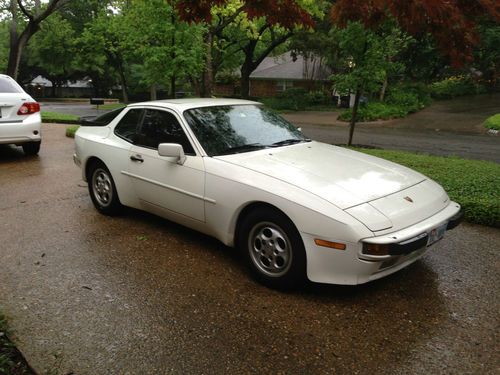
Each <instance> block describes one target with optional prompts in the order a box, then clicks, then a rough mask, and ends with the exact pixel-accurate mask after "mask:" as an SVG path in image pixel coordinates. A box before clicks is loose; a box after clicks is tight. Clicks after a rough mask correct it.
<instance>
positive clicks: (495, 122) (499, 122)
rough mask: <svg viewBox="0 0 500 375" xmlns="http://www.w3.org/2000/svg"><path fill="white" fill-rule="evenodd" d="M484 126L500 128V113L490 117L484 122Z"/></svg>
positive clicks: (494, 128)
mask: <svg viewBox="0 0 500 375" xmlns="http://www.w3.org/2000/svg"><path fill="white" fill-rule="evenodd" d="M484 127H485V128H488V129H493V130H500V113H497V114H496V115H493V116H491V117H488V118H487V119H486V121H485V122H484Z"/></svg>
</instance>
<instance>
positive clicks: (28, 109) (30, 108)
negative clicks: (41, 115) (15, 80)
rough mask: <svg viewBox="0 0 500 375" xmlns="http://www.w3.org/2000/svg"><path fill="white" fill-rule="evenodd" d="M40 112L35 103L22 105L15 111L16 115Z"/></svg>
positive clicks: (38, 106)
mask: <svg viewBox="0 0 500 375" xmlns="http://www.w3.org/2000/svg"><path fill="white" fill-rule="evenodd" d="M37 112H40V104H39V103H36V102H29V103H23V105H22V106H21V107H20V108H19V110H18V111H17V114H18V115H31V114H32V113H37Z"/></svg>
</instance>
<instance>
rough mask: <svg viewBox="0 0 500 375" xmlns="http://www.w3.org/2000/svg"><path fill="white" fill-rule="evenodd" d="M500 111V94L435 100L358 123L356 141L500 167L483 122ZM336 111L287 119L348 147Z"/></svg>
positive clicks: (499, 148) (498, 140)
mask: <svg viewBox="0 0 500 375" xmlns="http://www.w3.org/2000/svg"><path fill="white" fill-rule="evenodd" d="M496 113H500V94H492V95H478V96H471V97H463V98H456V99H453V100H444V101H434V102H433V103H432V105H431V106H429V107H427V108H425V109H423V110H422V111H419V112H417V113H414V114H412V115H409V116H408V117H405V118H402V119H394V120H389V121H375V122H367V123H358V124H356V128H355V131H354V138H353V143H354V144H358V145H365V146H371V147H378V148H384V149H392V150H403V151H417V152H424V153H428V154H431V155H439V156H452V155H455V156H460V157H463V158H467V159H479V160H489V161H494V162H497V163H500V136H498V135H491V134H487V130H486V129H485V128H484V126H483V123H484V121H485V120H486V119H487V118H488V117H489V116H491V115H493V114H496ZM338 114H339V113H336V112H293V113H287V114H285V115H284V116H285V117H286V118H287V119H288V120H289V121H290V122H292V123H293V124H295V125H297V126H300V127H302V129H303V132H304V134H306V135H307V136H308V137H310V138H313V139H316V140H319V141H321V142H325V143H333V144H346V143H347V139H348V136H349V130H348V124H347V123H346V122H342V121H338V120H337V116H338Z"/></svg>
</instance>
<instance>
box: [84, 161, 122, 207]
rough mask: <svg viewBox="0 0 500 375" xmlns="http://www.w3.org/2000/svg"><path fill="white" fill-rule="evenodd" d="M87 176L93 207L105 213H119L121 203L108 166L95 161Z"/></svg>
mask: <svg viewBox="0 0 500 375" xmlns="http://www.w3.org/2000/svg"><path fill="white" fill-rule="evenodd" d="M89 176H90V178H89V193H90V198H91V199H92V203H94V206H95V208H96V209H97V210H98V211H99V212H101V213H103V214H105V215H110V216H112V215H116V214H118V213H120V211H121V209H122V205H121V203H120V200H119V199H118V194H117V192H116V186H115V182H114V180H113V177H112V176H111V173H110V172H109V170H108V168H106V166H105V165H104V164H103V163H100V162H97V163H95V164H94V165H93V166H92V167H91V168H90V173H89Z"/></svg>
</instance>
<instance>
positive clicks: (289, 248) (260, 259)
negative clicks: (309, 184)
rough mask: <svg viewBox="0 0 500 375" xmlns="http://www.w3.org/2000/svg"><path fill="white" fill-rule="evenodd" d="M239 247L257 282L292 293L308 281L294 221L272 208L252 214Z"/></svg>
mask: <svg viewBox="0 0 500 375" xmlns="http://www.w3.org/2000/svg"><path fill="white" fill-rule="evenodd" d="M237 241H238V243H237V246H238V248H239V249H240V251H242V253H243V257H244V258H245V261H246V263H247V266H248V267H249V269H250V272H251V273H252V275H253V276H254V278H255V279H256V280H257V281H258V282H260V283H262V284H264V285H265V286H268V287H270V288H273V289H281V290H292V289H297V288H299V287H301V286H303V285H304V284H305V283H306V281H307V275H306V253H305V249H304V244H303V242H302V238H301V237H300V235H299V232H298V231H297V228H295V225H294V224H293V223H292V221H291V220H290V219H289V218H288V217H287V216H286V215H284V214H283V213H281V212H280V211H278V210H276V209H273V208H271V207H259V208H257V209H255V210H253V211H251V212H250V213H248V214H247V215H246V216H245V217H244V218H243V219H242V222H241V224H240V226H239V233H238V239H237Z"/></svg>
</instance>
